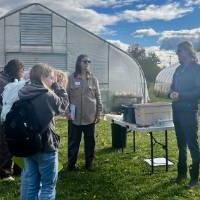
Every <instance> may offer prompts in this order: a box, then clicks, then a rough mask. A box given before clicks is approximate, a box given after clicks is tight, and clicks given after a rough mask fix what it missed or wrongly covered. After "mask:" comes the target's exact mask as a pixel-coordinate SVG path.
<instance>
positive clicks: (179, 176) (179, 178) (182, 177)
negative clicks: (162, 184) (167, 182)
mask: <svg viewBox="0 0 200 200" xmlns="http://www.w3.org/2000/svg"><path fill="white" fill-rule="evenodd" d="M186 179H187V175H178V176H177V177H176V180H175V182H176V183H177V184H180V183H182V182H184V181H185V180H186Z"/></svg>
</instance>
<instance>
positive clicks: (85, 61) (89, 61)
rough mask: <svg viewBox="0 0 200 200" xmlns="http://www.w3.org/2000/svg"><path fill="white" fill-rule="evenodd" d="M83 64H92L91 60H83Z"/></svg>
mask: <svg viewBox="0 0 200 200" xmlns="http://www.w3.org/2000/svg"><path fill="white" fill-rule="evenodd" d="M82 62H83V63H84V64H87V63H88V64H90V63H91V60H82Z"/></svg>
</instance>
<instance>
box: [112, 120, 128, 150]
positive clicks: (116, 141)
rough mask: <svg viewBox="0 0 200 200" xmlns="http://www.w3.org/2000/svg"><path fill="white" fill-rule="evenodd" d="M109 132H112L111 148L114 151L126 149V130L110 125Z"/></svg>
mask: <svg viewBox="0 0 200 200" xmlns="http://www.w3.org/2000/svg"><path fill="white" fill-rule="evenodd" d="M111 130H112V147H113V148H115V149H120V148H124V147H126V141H127V130H126V128H124V127H122V126H120V125H118V124H115V123H112V124H111Z"/></svg>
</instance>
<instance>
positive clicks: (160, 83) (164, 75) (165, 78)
mask: <svg viewBox="0 0 200 200" xmlns="http://www.w3.org/2000/svg"><path fill="white" fill-rule="evenodd" d="M177 66H178V64H177V65H175V66H172V67H166V68H165V69H163V70H162V71H160V73H159V74H158V75H157V77H156V81H155V85H154V92H155V94H156V96H166V95H167V94H168V93H169V90H170V86H171V83H172V78H173V75H174V72H175V70H176V68H177Z"/></svg>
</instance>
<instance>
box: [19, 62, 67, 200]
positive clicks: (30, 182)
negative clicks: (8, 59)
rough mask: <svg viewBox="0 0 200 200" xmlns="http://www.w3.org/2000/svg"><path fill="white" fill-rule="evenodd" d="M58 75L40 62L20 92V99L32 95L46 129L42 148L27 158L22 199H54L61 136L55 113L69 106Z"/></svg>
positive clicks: (37, 113) (35, 107)
mask: <svg viewBox="0 0 200 200" xmlns="http://www.w3.org/2000/svg"><path fill="white" fill-rule="evenodd" d="M55 77H56V76H55V75H54V70H53V69H52V68H51V67H50V66H48V65H46V64H37V65H35V66H33V68H32V69H31V71H30V81H31V83H29V84H27V85H25V86H24V87H23V88H22V89H21V90H19V93H18V94H19V98H20V100H31V99H33V100H32V104H33V108H34V111H35V115H36V116H37V118H38V122H39V123H40V125H41V126H42V130H46V131H45V132H44V133H43V135H42V138H43V141H44V144H43V145H44V148H43V151H42V152H38V153H36V154H34V155H33V156H29V157H26V158H24V169H23V172H22V177H21V200H30V199H48V200H53V199H55V188H56V182H57V175H58V152H57V148H58V143H59V138H58V137H59V136H58V135H57V134H56V133H55V131H54V123H53V117H54V116H55V115H58V114H61V113H63V112H65V111H66V109H67V107H68V96H67V93H66V92H65V90H64V89H62V88H60V87H59V85H58V84H57V83H56V78H55ZM30 114H31V113H30ZM45 127H46V129H45Z"/></svg>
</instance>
